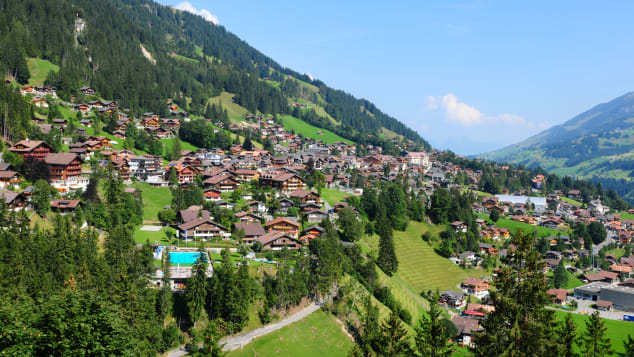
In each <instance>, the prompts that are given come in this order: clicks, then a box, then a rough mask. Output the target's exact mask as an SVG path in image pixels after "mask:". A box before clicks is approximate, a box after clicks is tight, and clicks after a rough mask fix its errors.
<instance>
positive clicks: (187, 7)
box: [174, 1, 218, 25]
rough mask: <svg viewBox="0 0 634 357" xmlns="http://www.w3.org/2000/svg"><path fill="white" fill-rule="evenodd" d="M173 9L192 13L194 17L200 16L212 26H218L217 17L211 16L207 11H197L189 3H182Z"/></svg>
mask: <svg viewBox="0 0 634 357" xmlns="http://www.w3.org/2000/svg"><path fill="white" fill-rule="evenodd" d="M174 8H175V9H177V10H182V11H187V12H190V13H192V14H194V15H199V16H202V17H203V18H204V19H205V20H207V21H209V22H211V23H213V24H214V25H218V17H217V16H216V15H214V14H212V13H211V12H210V11H209V10H207V9H200V10H197V9H196V8H195V7H194V5H192V4H191V3H190V2H189V1H185V2H182V3H180V4H178V5H176V6H174Z"/></svg>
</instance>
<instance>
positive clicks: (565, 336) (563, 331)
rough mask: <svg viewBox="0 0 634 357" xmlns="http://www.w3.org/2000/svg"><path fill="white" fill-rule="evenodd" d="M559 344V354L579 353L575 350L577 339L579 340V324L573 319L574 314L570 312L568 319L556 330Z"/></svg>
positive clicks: (570, 355)
mask: <svg viewBox="0 0 634 357" xmlns="http://www.w3.org/2000/svg"><path fill="white" fill-rule="evenodd" d="M556 334H557V344H558V346H559V356H562V357H576V356H578V354H577V353H576V352H575V351H574V348H575V341H576V340H577V325H576V324H575V321H574V320H573V319H572V315H571V314H570V313H568V314H567V315H566V319H565V320H564V322H563V323H562V324H560V325H559V328H558V329H557V331H556Z"/></svg>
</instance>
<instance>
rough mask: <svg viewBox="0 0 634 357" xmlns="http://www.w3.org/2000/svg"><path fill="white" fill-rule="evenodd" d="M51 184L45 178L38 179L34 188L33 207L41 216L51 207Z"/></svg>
mask: <svg viewBox="0 0 634 357" xmlns="http://www.w3.org/2000/svg"><path fill="white" fill-rule="evenodd" d="M52 192H53V191H52V190H51V186H49V184H48V182H46V181H44V180H37V181H36V182H35V185H34V188H33V198H32V201H33V209H34V210H35V212H37V214H39V215H40V216H45V215H46V213H48V211H49V210H50V209H51V197H50V196H51V193H52Z"/></svg>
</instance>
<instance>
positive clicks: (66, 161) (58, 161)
mask: <svg viewBox="0 0 634 357" xmlns="http://www.w3.org/2000/svg"><path fill="white" fill-rule="evenodd" d="M75 159H78V160H79V161H81V158H80V157H79V156H78V155H77V154H74V153H70V152H60V153H57V154H49V155H47V156H46V158H45V159H44V162H46V163H47V164H49V165H70V163H71V162H73V161H74V160H75Z"/></svg>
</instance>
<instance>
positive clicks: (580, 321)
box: [556, 311, 634, 353]
mask: <svg viewBox="0 0 634 357" xmlns="http://www.w3.org/2000/svg"><path fill="white" fill-rule="evenodd" d="M566 314H567V313H566V312H563V311H557V312H556V315H557V320H560V321H562V320H564V319H565V318H566ZM571 315H572V319H573V320H574V321H575V323H576V324H577V336H580V335H581V334H582V333H583V332H584V331H585V330H586V323H585V321H586V320H587V319H588V317H587V316H584V315H578V314H571ZM603 323H604V324H605V326H606V327H607V328H608V333H607V335H608V336H609V337H610V339H611V341H612V348H613V349H614V350H615V351H616V352H618V353H623V352H625V348H624V347H623V341H625V340H626V339H627V336H628V334H633V335H634V323H631V322H626V321H617V320H607V319H604V320H603Z"/></svg>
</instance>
